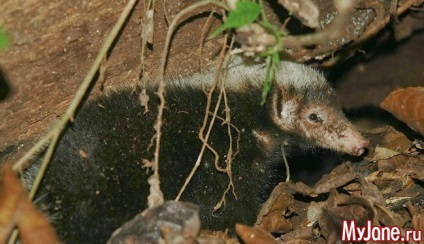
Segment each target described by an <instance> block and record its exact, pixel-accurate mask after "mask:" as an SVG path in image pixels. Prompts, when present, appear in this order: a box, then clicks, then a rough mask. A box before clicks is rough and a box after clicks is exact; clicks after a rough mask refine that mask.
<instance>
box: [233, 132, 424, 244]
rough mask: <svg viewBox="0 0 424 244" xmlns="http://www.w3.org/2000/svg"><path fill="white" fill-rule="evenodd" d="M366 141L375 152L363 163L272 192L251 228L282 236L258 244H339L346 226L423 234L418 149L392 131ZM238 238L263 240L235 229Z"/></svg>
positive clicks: (422, 162)
mask: <svg viewBox="0 0 424 244" xmlns="http://www.w3.org/2000/svg"><path fill="white" fill-rule="evenodd" d="M368 138H371V141H372V142H373V146H372V148H373V149H372V150H371V151H372V153H370V154H369V155H368V156H367V157H366V160H363V161H362V162H360V163H355V164H352V163H350V162H344V163H343V164H341V165H339V166H338V167H336V168H335V169H334V170H333V171H332V172H331V173H330V174H328V175H326V176H324V177H323V178H322V179H321V180H320V181H319V182H318V183H317V184H316V185H315V186H314V187H310V186H307V185H305V184H303V183H301V182H298V183H280V184H279V185H278V186H277V187H275V189H274V190H273V192H272V193H271V196H270V197H269V199H268V200H267V202H266V203H265V204H264V206H263V208H262V210H261V212H260V214H259V216H258V219H257V222H256V224H255V226H254V227H255V228H258V229H263V230H266V231H268V232H272V233H280V234H282V235H281V236H280V237H279V238H277V239H275V240H274V242H269V241H263V242H262V243H311V242H313V243H338V242H340V239H341V236H340V235H341V233H342V232H341V228H342V222H343V221H345V220H346V221H350V220H353V221H355V223H356V225H357V226H366V223H367V221H368V220H369V221H371V223H372V225H373V226H398V227H400V228H401V229H402V231H406V230H423V229H424V211H423V210H424V188H423V186H424V184H423V182H424V150H422V146H421V144H420V143H418V142H416V141H415V142H414V143H412V142H411V141H409V140H407V139H406V138H405V137H404V136H403V135H402V134H401V133H399V132H397V131H396V130H395V129H393V128H391V127H388V128H385V129H384V130H378V131H374V132H372V133H371V134H370V135H368ZM379 145H384V146H387V147H388V148H386V147H383V146H379ZM402 233H405V232H402ZM238 234H239V235H240V236H241V237H242V239H243V240H244V241H245V242H246V243H249V242H248V241H247V240H248V239H246V237H245V236H247V237H249V236H254V237H255V238H259V237H257V236H261V239H260V240H261V241H262V240H263V238H262V234H258V233H257V232H256V231H253V230H249V229H247V228H243V229H240V228H239V229H238ZM250 243H253V242H250Z"/></svg>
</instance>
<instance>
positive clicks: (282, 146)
mask: <svg viewBox="0 0 424 244" xmlns="http://www.w3.org/2000/svg"><path fill="white" fill-rule="evenodd" d="M281 153H282V154H283V162H284V166H285V167H286V182H289V181H290V167H289V163H288V162H287V158H286V149H285V148H284V143H283V145H281Z"/></svg>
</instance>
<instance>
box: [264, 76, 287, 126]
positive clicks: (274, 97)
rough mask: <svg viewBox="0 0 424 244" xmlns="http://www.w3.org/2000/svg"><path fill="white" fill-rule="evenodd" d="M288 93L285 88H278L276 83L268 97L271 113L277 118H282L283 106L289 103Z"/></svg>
mask: <svg viewBox="0 0 424 244" xmlns="http://www.w3.org/2000/svg"><path fill="white" fill-rule="evenodd" d="M288 99H289V98H288V92H287V90H286V89H285V88H284V87H281V86H278V85H276V84H275V83H274V84H273V85H272V87H271V91H270V94H269V97H268V100H269V101H268V104H269V108H268V109H269V111H272V112H271V114H272V116H273V117H275V118H280V116H281V112H282V111H283V106H284V104H285V103H286V102H288Z"/></svg>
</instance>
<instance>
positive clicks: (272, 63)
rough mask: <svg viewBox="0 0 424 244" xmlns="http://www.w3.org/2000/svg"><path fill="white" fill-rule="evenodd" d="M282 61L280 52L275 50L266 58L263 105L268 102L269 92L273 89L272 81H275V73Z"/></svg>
mask: <svg viewBox="0 0 424 244" xmlns="http://www.w3.org/2000/svg"><path fill="white" fill-rule="evenodd" d="M280 63H281V60H280V55H279V54H278V52H274V53H272V54H270V55H268V56H267V58H266V73H265V83H264V87H263V89H262V102H261V105H262V106H263V105H264V104H265V103H266V100H267V98H268V94H269V92H270V91H271V86H272V82H273V81H274V79H275V75H276V73H277V72H278V69H279V67H280Z"/></svg>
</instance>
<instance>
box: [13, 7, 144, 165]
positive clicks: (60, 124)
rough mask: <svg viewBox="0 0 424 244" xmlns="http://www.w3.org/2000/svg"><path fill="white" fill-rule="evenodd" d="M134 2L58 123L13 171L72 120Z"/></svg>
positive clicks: (125, 12) (122, 16)
mask: <svg viewBox="0 0 424 244" xmlns="http://www.w3.org/2000/svg"><path fill="white" fill-rule="evenodd" d="M135 2H136V0H130V1H129V2H128V3H127V5H126V6H125V9H124V10H123V12H122V14H121V16H120V17H119V19H118V21H117V22H116V24H115V26H114V27H113V28H112V30H111V32H110V34H109V35H108V36H107V38H106V39H105V42H104V44H103V45H102V47H101V48H100V51H99V53H98V55H97V57H96V59H95V61H94V63H93V65H92V66H91V68H90V70H89V72H88V73H87V75H86V77H85V78H84V80H83V82H82V83H81V86H80V87H79V88H78V90H77V92H76V94H75V96H74V98H73V99H72V101H71V103H70V104H69V107H68V109H67V110H66V112H65V114H64V115H63V117H62V118H61V119H60V121H59V122H58V123H57V124H56V126H55V127H54V128H53V129H52V130H50V131H49V133H47V135H46V136H44V137H43V138H42V139H41V140H40V141H39V142H37V144H35V145H34V146H33V147H32V148H31V149H30V150H29V151H28V152H27V153H26V154H25V155H24V156H22V157H21V158H20V159H19V160H18V162H16V163H15V164H14V165H13V170H15V171H16V170H19V169H21V168H22V165H23V164H24V163H25V162H26V161H28V160H29V159H30V158H31V157H32V155H34V154H35V153H37V152H38V151H39V150H40V149H41V148H42V147H43V146H44V145H45V144H46V143H48V142H49V141H50V140H51V139H52V137H53V136H54V134H56V133H59V134H60V133H61V132H62V130H63V128H64V126H65V125H66V124H67V123H68V121H69V120H70V121H73V120H74V114H75V110H76V108H77V107H78V105H79V104H80V102H81V100H82V98H83V97H84V95H85V93H86V91H87V89H88V87H89V86H90V84H91V81H92V80H93V78H94V76H95V75H96V73H97V70H98V69H99V66H100V64H101V63H102V61H103V57H104V56H105V55H106V54H107V52H108V50H109V49H110V47H111V45H112V43H113V41H114V40H115V38H116V36H117V35H118V33H119V30H120V29H121V28H122V26H123V24H124V23H125V20H126V19H127V18H128V16H129V13H130V12H131V10H132V9H133V7H134V4H135Z"/></svg>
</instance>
